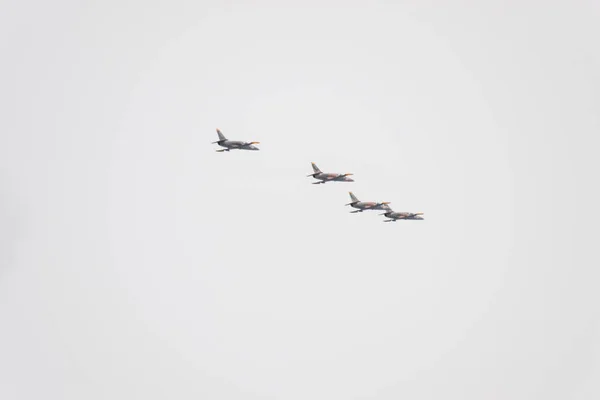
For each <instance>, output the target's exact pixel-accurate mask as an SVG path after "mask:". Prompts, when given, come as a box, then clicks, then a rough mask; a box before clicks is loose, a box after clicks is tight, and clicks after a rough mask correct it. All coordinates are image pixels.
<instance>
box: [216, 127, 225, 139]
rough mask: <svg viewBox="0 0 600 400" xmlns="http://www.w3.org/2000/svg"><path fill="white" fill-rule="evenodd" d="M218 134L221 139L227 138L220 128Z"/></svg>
mask: <svg viewBox="0 0 600 400" xmlns="http://www.w3.org/2000/svg"><path fill="white" fill-rule="evenodd" d="M217 135H219V140H227V138H226V137H225V135H223V133H222V132H221V131H220V130H219V129H217Z"/></svg>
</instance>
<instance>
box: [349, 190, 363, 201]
mask: <svg viewBox="0 0 600 400" xmlns="http://www.w3.org/2000/svg"><path fill="white" fill-rule="evenodd" d="M348 194H350V198H351V199H352V202H358V201H360V200H358V197H356V196H355V195H354V193H352V192H348Z"/></svg>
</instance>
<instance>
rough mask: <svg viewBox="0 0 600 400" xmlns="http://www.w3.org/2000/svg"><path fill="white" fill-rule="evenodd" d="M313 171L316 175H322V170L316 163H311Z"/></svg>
mask: <svg viewBox="0 0 600 400" xmlns="http://www.w3.org/2000/svg"><path fill="white" fill-rule="evenodd" d="M311 165H312V168H313V171H315V174H320V173H321V170H320V169H319V167H317V164H315V163H311Z"/></svg>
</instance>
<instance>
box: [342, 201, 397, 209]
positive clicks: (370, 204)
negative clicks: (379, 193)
mask: <svg viewBox="0 0 600 400" xmlns="http://www.w3.org/2000/svg"><path fill="white" fill-rule="evenodd" d="M350 206H351V207H353V208H357V209H359V210H389V209H390V208H389V206H388V205H387V204H382V203H375V202H374V201H355V202H354V203H350Z"/></svg>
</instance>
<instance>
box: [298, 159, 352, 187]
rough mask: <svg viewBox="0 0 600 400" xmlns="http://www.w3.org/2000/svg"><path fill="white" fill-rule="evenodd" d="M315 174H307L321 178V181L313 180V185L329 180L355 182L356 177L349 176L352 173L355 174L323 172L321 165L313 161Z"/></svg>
mask: <svg viewBox="0 0 600 400" xmlns="http://www.w3.org/2000/svg"><path fill="white" fill-rule="evenodd" d="M311 164H312V168H313V171H314V174H310V175H307V177H308V176H312V177H313V178H315V179H317V180H319V182H313V185H318V184H321V183H327V182H354V179H352V178H348V177H349V176H350V175H354V174H336V173H326V172H321V170H320V169H319V167H317V165H316V164H315V163H311Z"/></svg>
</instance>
